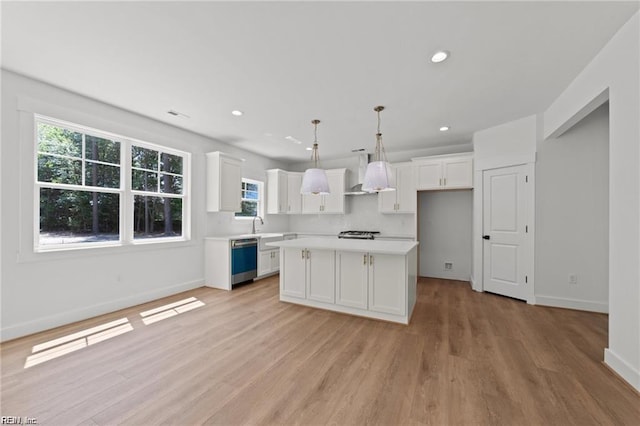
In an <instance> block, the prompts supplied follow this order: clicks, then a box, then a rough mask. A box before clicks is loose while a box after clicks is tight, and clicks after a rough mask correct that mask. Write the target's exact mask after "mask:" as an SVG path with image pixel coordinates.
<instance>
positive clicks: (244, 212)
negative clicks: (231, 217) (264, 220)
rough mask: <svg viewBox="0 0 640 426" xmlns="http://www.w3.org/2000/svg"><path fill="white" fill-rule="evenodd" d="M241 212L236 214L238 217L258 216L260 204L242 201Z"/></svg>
mask: <svg viewBox="0 0 640 426" xmlns="http://www.w3.org/2000/svg"><path fill="white" fill-rule="evenodd" d="M240 209H241V211H239V212H237V213H236V216H239V217H240V216H248V217H251V216H257V215H258V203H257V202H255V201H242V202H241V203H240Z"/></svg>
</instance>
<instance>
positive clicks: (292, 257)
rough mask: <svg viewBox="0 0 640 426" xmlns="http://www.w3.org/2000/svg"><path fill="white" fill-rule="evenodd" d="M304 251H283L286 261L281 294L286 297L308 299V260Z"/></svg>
mask: <svg viewBox="0 0 640 426" xmlns="http://www.w3.org/2000/svg"><path fill="white" fill-rule="evenodd" d="M304 252H305V251H304V249H299V248H285V249H283V254H284V259H283V262H282V267H283V268H284V273H283V274H282V275H281V277H282V280H280V283H281V286H282V287H281V288H280V293H281V294H283V295H285V296H291V297H299V298H301V299H304V298H306V296H307V294H306V285H305V283H306V281H307V268H306V265H307V260H306V259H305V255H304Z"/></svg>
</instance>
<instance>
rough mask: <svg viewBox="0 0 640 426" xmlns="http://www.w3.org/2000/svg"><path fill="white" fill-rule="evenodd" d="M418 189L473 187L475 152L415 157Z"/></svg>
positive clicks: (414, 163)
mask: <svg viewBox="0 0 640 426" xmlns="http://www.w3.org/2000/svg"><path fill="white" fill-rule="evenodd" d="M412 161H413V166H414V173H415V177H414V179H415V183H416V190H418V191H420V190H428V189H458V188H473V154H471V153H464V154H453V155H439V156H434V157H422V158H413V159H412Z"/></svg>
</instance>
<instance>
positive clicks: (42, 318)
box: [0, 70, 287, 340]
mask: <svg viewBox="0 0 640 426" xmlns="http://www.w3.org/2000/svg"><path fill="white" fill-rule="evenodd" d="M19 108H20V110H19ZM34 112H37V113H41V114H43V115H48V116H52V117H55V118H59V119H62V120H66V121H70V122H75V123H78V124H82V125H86V126H90V127H94V128H97V129H101V130H106V131H109V132H113V133H116V134H121V135H124V136H128V137H132V138H136V139H139V140H144V141H148V142H152V143H157V144H160V145H164V146H167V147H172V148H176V149H180V150H184V151H188V152H191V153H192V192H191V196H192V217H191V219H192V239H191V241H189V242H186V243H167V244H151V245H144V246H133V247H131V246H130V247H110V248H96V249H90V250H75V251H64V252H52V253H34V252H33V243H32V241H33V235H34V230H33V223H34V205H33V204H34V185H33V164H34V160H33V157H32V155H33V145H34V143H33V113H34ZM215 150H221V151H225V152H228V153H229V154H232V155H237V156H239V157H243V158H246V162H245V164H244V167H245V170H247V172H246V173H247V174H248V175H250V176H252V177H255V176H256V173H258V171H259V172H260V173H261V172H262V170H264V168H266V167H281V165H280V164H278V163H275V162H272V161H267V160H265V159H264V158H262V157H260V156H257V155H254V154H251V153H248V152H245V151H240V150H238V149H235V148H233V147H231V146H228V145H225V144H222V143H219V142H216V141H213V140H211V139H208V138H205V137H202V136H199V135H195V134H193V133H190V132H187V131H184V130H181V129H178V128H176V127H173V126H170V125H167V124H163V123H160V122H157V121H154V120H151V119H148V118H145V117H142V116H139V115H136V114H133V113H130V112H127V111H124V110H121V109H119V108H115V107H112V106H109V105H106V104H103V103H100V102H97V101H95V100H92V99H88V98H85V97H83V96H79V95H77V94H74V93H70V92H67V91H64V90H61V89H59V88H56V87H53V86H50V85H48V84H45V83H42V82H38V81H35V80H32V79H29V78H26V77H24V76H20V75H17V74H14V73H11V72H8V71H5V70H3V71H2V164H1V166H2V170H1V174H2V179H1V182H2V214H1V217H2V223H1V229H2V231H1V232H2V241H1V245H2V259H1V262H0V265H1V272H0V274H1V275H0V279H1V291H2V317H1V320H2V330H1V332H2V336H1V337H2V339H3V340H6V339H11V338H14V337H18V336H22V335H26V334H30V333H33V332H37V331H40V330H44V329H48V328H51V327H55V326H58V325H62V324H66V323H69V322H73V321H77V320H81V319H85V318H88V317H92V316H95V315H99V314H102V313H106V312H111V311H114V310H117V309H120V308H123V307H127V306H131V305H134V304H137V303H142V302H146V301H149V300H153V299H156V298H158V297H161V296H165V295H169V294H173V293H177V292H179V291H183V290H187V289H190V288H195V287H198V286H201V285H202V284H203V282H204V279H203V276H204V263H203V260H204V255H203V252H204V250H203V237H204V236H205V235H206V233H207V232H214V231H218V230H220V229H219V226H218V223H217V217H218V216H217V215H216V214H209V215H207V214H206V213H205V202H204V201H205V200H204V194H205V170H204V165H205V161H204V153H205V152H208V151H215ZM223 223H224V222H223ZM286 223H287V222H286V218H285V219H284V222H282V223H279V224H278V227H280V226H284V227H286ZM221 233H222V232H221Z"/></svg>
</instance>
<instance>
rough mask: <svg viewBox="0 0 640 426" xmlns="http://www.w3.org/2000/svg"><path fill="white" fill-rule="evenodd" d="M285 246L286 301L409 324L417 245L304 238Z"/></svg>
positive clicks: (283, 296) (282, 269) (282, 274)
mask: <svg viewBox="0 0 640 426" xmlns="http://www.w3.org/2000/svg"><path fill="white" fill-rule="evenodd" d="M268 245H272V246H275V247H280V300H281V301H284V302H290V303H296V304H300V305H306V306H312V307H316V308H321V309H328V310H332V311H337V312H344V313H348V314H353V315H360V316H365V317H370V318H376V319H382V320H387V321H393V322H399V323H402V324H408V323H409V319H410V318H411V314H412V313H413V307H414V305H415V302H416V282H417V272H418V271H417V246H418V243H417V242H415V241H376V240H347V239H326V238H301V239H297V240H292V241H278V242H274V243H268Z"/></svg>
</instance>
